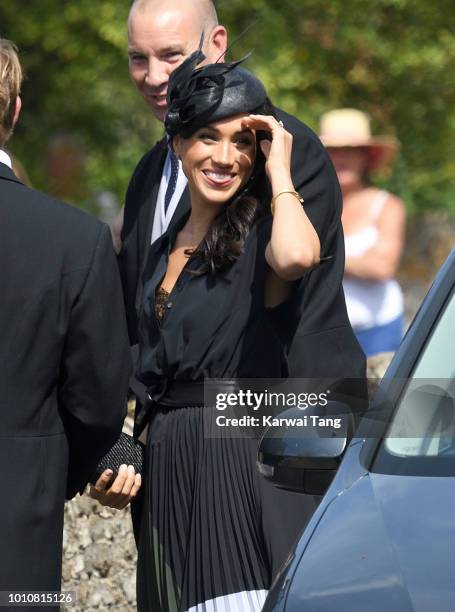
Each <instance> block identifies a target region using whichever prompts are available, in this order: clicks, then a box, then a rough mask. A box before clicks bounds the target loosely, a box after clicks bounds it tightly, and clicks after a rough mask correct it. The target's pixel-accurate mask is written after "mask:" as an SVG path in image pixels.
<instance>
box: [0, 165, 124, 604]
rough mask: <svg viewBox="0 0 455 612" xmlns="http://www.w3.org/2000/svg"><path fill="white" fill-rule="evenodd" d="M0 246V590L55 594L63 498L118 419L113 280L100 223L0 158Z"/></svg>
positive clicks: (115, 430) (118, 322) (119, 328)
mask: <svg viewBox="0 0 455 612" xmlns="http://www.w3.org/2000/svg"><path fill="white" fill-rule="evenodd" d="M0 245H1V250H0V262H1V265H0V287H1V291H2V299H1V303H0V338H1V342H0V362H1V368H0V465H1V466H2V470H1V476H0V488H1V491H2V504H1V507H0V542H1V549H2V552H1V555H0V591H7V590H35V591H36V590H58V589H60V580H61V555H62V529H63V508H64V500H65V497H68V498H70V497H72V496H74V495H75V494H76V492H77V491H80V490H82V489H83V488H84V486H85V484H86V482H87V480H88V478H89V477H90V476H91V473H92V471H93V469H94V467H95V465H96V463H97V461H98V460H99V458H100V457H101V456H102V455H103V454H104V453H105V452H106V451H107V449H108V448H109V447H110V446H111V445H112V443H113V442H114V441H115V439H116V438H117V437H118V435H119V433H120V430H121V427H122V423H123V419H124V416H125V407H126V401H125V400H126V393H127V388H128V379H129V375H130V371H131V364H130V354H129V346H128V336H127V329H126V321H125V313H124V307H123V300H122V292H121V284H120V279H119V274H118V268H117V264H116V260H115V256H114V253H113V249H112V241H111V237H110V232H109V229H108V228H107V226H105V225H104V224H102V223H101V222H99V221H97V220H96V219H94V218H92V217H90V216H89V215H86V214H85V213H82V212H81V211H79V210H77V209H75V208H73V207H70V206H67V205H65V204H62V203H60V202H57V201H54V200H51V199H50V198H48V197H46V196H44V195H42V194H40V193H38V192H36V191H34V190H32V189H29V188H28V187H25V186H24V185H23V184H22V183H21V182H20V181H19V180H18V179H17V178H16V176H15V175H14V174H13V172H12V171H11V170H10V169H9V168H8V167H7V166H6V165H5V164H2V163H0ZM52 609H54V608H52Z"/></svg>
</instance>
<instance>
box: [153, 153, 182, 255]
mask: <svg viewBox="0 0 455 612" xmlns="http://www.w3.org/2000/svg"><path fill="white" fill-rule="evenodd" d="M170 178H171V158H170V154H169V151H168V153H167V155H166V161H165V162H164V168H163V174H162V175H161V182H160V188H159V191H158V196H157V198H156V206H155V216H154V218H153V229H152V236H151V243H152V244H153V243H154V242H155V240H157V238H159V237H160V236H161V235H162V234H164V232H165V231H166V230H167V228H168V227H169V223H170V221H171V219H172V217H173V215H174V212H175V209H176V208H177V205H178V203H179V202H180V198H181V197H182V194H183V192H184V191H185V187H186V186H187V183H188V181H187V179H186V176H185V175H184V173H183V170H182V164H181V162H180V161H179V174H178V178H177V185H176V187H175V191H174V195H173V196H172V198H171V201H170V202H169V206H168V209H167V211H166V212H165V211H164V198H165V194H166V190H167V186H168V183H169V180H170Z"/></svg>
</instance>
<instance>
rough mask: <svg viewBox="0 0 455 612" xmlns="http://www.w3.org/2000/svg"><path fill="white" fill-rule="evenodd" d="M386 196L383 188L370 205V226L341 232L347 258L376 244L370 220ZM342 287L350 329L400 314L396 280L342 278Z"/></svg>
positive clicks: (359, 327) (377, 323)
mask: <svg viewBox="0 0 455 612" xmlns="http://www.w3.org/2000/svg"><path fill="white" fill-rule="evenodd" d="M388 197H389V193H388V192H387V191H380V192H379V193H378V194H377V195H376V197H375V198H374V200H373V203H372V205H371V225H368V226H367V227H365V228H363V229H362V230H360V231H358V232H354V233H353V234H348V235H345V237H344V239H345V252H346V256H347V257H362V255H363V254H364V253H365V252H366V251H368V249H370V248H371V247H372V246H374V245H375V244H376V242H377V239H378V233H379V232H378V229H377V227H376V225H375V224H374V222H375V221H376V219H377V218H378V217H379V215H380V213H381V210H382V208H383V206H384V203H385V201H386V200H387V198H388ZM343 289H344V294H345V298H346V307H347V310H348V316H349V320H350V322H351V325H352V327H353V328H354V329H370V328H371V327H376V326H378V325H386V324H387V323H390V322H391V321H393V320H394V319H396V318H397V317H398V316H400V315H401V314H402V313H403V293H402V291H401V288H400V286H399V284H398V283H397V281H396V280H393V279H390V280H387V281H375V280H363V279H359V278H353V277H345V278H344V280H343Z"/></svg>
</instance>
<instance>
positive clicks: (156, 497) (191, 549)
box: [137, 407, 316, 612]
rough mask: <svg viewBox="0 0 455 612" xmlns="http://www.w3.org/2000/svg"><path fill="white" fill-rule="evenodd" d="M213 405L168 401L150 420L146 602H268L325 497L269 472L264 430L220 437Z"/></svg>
mask: <svg viewBox="0 0 455 612" xmlns="http://www.w3.org/2000/svg"><path fill="white" fill-rule="evenodd" d="M207 410H208V409H207V408H195V407H185V408H173V409H168V408H164V407H162V408H160V409H159V410H158V411H157V412H156V413H155V414H154V416H153V418H152V420H151V423H150V426H149V432H148V441H147V449H146V474H145V485H144V487H145V489H144V495H145V499H144V507H143V511H142V518H141V530H140V536H139V551H138V575H137V602H138V610H139V611H140V612H187V611H189V612H219V611H223V612H250V611H251V612H256V611H260V610H261V609H262V605H263V603H264V601H265V597H266V595H267V591H268V589H269V588H270V585H271V582H272V580H273V578H274V576H275V574H276V572H277V571H278V569H279V567H280V566H281V564H282V563H283V562H284V560H285V559H286V557H287V555H288V554H289V553H290V552H291V550H292V547H293V544H294V542H295V540H296V538H297V537H298V535H299V533H300V531H301V530H302V528H303V527H304V526H305V524H306V522H307V521H308V519H309V517H310V516H311V514H312V512H313V511H314V508H315V507H316V501H315V499H313V498H311V497H309V496H306V495H300V494H298V493H291V492H288V491H284V490H281V489H278V488H276V487H274V486H273V485H271V484H270V483H269V482H267V481H266V480H265V479H263V478H262V477H261V476H260V474H259V473H258V472H257V468H256V454H257V445H258V441H257V439H252V438H246V437H239V438H232V437H225V438H210V437H209V436H208V435H207V421H206V414H207V413H206V412H205V413H204V411H207ZM204 415H205V418H204Z"/></svg>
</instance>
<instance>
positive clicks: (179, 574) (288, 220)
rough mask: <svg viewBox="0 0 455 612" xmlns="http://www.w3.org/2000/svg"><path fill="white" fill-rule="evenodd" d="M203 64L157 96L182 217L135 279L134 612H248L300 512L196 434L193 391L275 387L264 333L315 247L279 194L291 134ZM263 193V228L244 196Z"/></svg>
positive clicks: (278, 341) (250, 87)
mask: <svg viewBox="0 0 455 612" xmlns="http://www.w3.org/2000/svg"><path fill="white" fill-rule="evenodd" d="M202 60H203V55H202V53H201V52H197V53H196V54H193V55H192V56H191V57H190V58H188V59H187V60H186V61H185V62H184V63H183V64H182V65H181V66H180V67H179V68H178V69H177V70H176V71H174V73H173V74H172V76H171V79H170V84H169V89H168V97H169V112H168V115H167V118H166V129H167V133H168V135H169V137H170V140H171V144H172V147H173V150H174V152H175V153H176V155H177V156H178V157H179V158H180V159H181V162H182V167H183V170H184V172H185V174H186V176H187V178H188V183H189V190H190V195H191V204H192V207H191V211H190V213H189V214H187V215H186V216H185V217H184V218H183V219H181V221H180V222H179V223H178V224H177V225H176V226H174V227H172V228H171V229H170V230H169V231H168V232H167V233H166V234H164V235H163V236H162V237H161V238H160V239H158V240H157V241H156V242H155V243H154V245H153V246H152V247H151V251H150V255H149V260H148V263H147V266H146V270H145V274H144V301H143V310H142V315H141V323H140V347H141V355H140V368H139V372H138V377H139V378H140V379H141V380H142V382H143V383H145V385H146V386H147V388H148V393H149V396H150V404H149V406H148V412H147V415H148V416H147V418H146V419H145V420H144V425H145V424H146V425H145V427H144V431H143V434H142V437H143V439H146V441H147V447H146V448H147V450H146V468H145V490H144V495H145V501H144V510H143V514H142V524H141V534H140V542H139V559H138V609H139V610H141V611H147V612H152V611H153V612H158V611H163V612H168V611H175V612H177V611H178V612H182V611H191V612H203V611H204V612H205V611H209V610H210V611H219V610H220V611H221V610H222V611H229V612H250V611H259V610H261V608H262V605H263V603H264V600H265V596H266V594H267V590H268V589H269V588H270V584H271V581H272V579H273V577H274V575H275V574H276V572H277V570H278V569H279V567H280V565H281V564H282V562H283V561H284V560H285V558H286V556H287V554H288V553H289V551H290V549H291V547H292V543H293V541H294V539H295V538H296V537H297V535H298V533H299V531H300V529H301V528H302V527H303V526H304V523H305V520H306V518H307V517H308V514H309V513H311V510H312V508H308V507H305V505H304V503H303V498H302V497H300V496H299V495H298V494H294V493H290V492H287V491H283V490H279V489H275V488H274V487H273V486H272V485H270V484H269V483H268V482H266V481H265V480H264V479H262V478H261V477H260V475H259V474H258V473H257V471H256V467H255V459H256V452H257V439H253V438H249V437H229V436H227V435H226V436H224V437H223V436H221V437H213V435H212V433H213V432H211V431H209V430H208V426H207V423H208V420H207V414H210V413H208V412H207V411H210V410H212V413H211V414H213V413H214V409H213V408H212V409H211V408H210V407H204V384H203V383H204V379H207V378H216V379H224V380H226V381H234V380H235V379H239V378H258V377H261V378H266V377H273V378H279V377H286V376H287V363H286V357H285V351H284V350H283V340H282V338H281V336H280V333H279V331H278V327H277V325H276V320H277V319H278V318H279V312H280V307H281V306H282V305H283V304H284V303H285V302H287V303H289V300H291V299H292V295H293V292H294V290H295V285H296V284H297V282H298V281H299V279H300V278H301V277H302V276H303V275H304V274H305V271H306V270H308V269H309V268H310V267H312V266H314V265H316V264H317V263H318V261H319V240H318V237H317V234H316V232H315V230H314V228H313V226H312V225H311V223H310V222H309V220H308V218H307V216H306V214H305V210H304V207H303V206H302V202H301V199H300V197H299V195H298V194H297V193H295V190H294V186H293V184H292V180H291V173H290V158H291V147H292V136H291V135H290V134H289V133H288V132H287V131H286V130H285V129H284V127H283V126H282V124H280V123H279V122H278V121H277V120H276V119H275V118H274V117H273V116H272V114H271V109H272V106H271V104H270V102H269V101H268V99H267V97H266V92H265V90H264V87H263V86H262V84H261V83H260V81H258V80H257V79H256V78H255V77H254V76H253V75H252V74H251V73H249V72H247V71H246V70H244V69H243V68H240V67H239V65H238V63H232V64H212V65H206V66H202V67H200V68H196V66H197V65H198V64H200V62H201V61H202ZM262 189H271V192H272V195H273V199H272V202H273V205H272V214H270V212H271V211H270V209H269V210H261V208H260V205H259V204H258V199H257V198H256V197H255V194H258V193H259V190H262ZM273 213H274V214H273ZM226 384H227V385H228V386H229V384H230V383H228V382H226ZM209 420H210V419H209ZM307 503H308V502H307V500H306V504H307Z"/></svg>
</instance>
